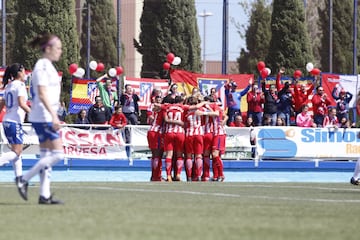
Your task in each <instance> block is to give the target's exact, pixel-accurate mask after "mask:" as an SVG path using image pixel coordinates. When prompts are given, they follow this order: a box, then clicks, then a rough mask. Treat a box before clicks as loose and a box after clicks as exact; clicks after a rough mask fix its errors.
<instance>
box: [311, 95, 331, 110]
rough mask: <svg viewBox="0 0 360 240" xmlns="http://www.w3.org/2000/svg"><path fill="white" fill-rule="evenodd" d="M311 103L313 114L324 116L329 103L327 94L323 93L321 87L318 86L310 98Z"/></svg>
mask: <svg viewBox="0 0 360 240" xmlns="http://www.w3.org/2000/svg"><path fill="white" fill-rule="evenodd" d="M311 102H312V104H313V111H314V115H322V116H325V115H327V113H328V109H327V108H328V106H329V105H330V104H331V102H330V100H329V99H328V97H327V95H326V94H325V93H324V90H323V88H318V92H317V94H315V95H314V96H313V98H312V99H311Z"/></svg>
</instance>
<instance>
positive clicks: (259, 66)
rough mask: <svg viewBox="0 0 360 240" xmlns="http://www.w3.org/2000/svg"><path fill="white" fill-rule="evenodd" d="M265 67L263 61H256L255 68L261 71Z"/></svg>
mask: <svg viewBox="0 0 360 240" xmlns="http://www.w3.org/2000/svg"><path fill="white" fill-rule="evenodd" d="M264 68H265V63H264V62H263V61H260V62H258V63H257V69H258V70H259V72H261V71H262V70H263V69H264Z"/></svg>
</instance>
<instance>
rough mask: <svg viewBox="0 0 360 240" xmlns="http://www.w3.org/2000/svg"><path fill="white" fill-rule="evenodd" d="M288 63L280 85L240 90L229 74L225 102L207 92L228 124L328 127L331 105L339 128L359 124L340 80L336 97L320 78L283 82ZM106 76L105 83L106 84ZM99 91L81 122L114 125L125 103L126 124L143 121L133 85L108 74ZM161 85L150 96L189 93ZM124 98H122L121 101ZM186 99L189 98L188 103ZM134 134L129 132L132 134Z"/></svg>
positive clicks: (62, 112) (100, 81)
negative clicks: (115, 85)
mask: <svg viewBox="0 0 360 240" xmlns="http://www.w3.org/2000/svg"><path fill="white" fill-rule="evenodd" d="M284 72H285V68H281V69H280V70H279V72H278V74H277V76H276V82H275V84H270V85H268V84H266V81H265V80H261V81H260V83H259V84H260V85H261V87H259V85H258V84H257V83H254V82H253V80H250V81H249V84H248V85H247V86H246V87H245V88H244V89H238V86H237V83H236V82H235V81H234V80H232V79H230V80H229V82H228V83H226V84H225V86H224V89H225V91H224V95H225V99H224V100H225V101H226V104H225V103H222V100H221V98H220V96H219V95H218V90H217V89H216V88H211V89H210V93H209V95H208V96H207V97H211V98H212V99H215V101H216V102H218V103H219V105H223V106H225V105H226V107H227V111H226V114H227V116H228V120H227V123H226V124H227V126H230V127H247V126H290V125H291V126H299V127H326V126H327V125H329V123H328V120H327V119H328V117H329V114H330V109H331V117H332V115H334V112H335V116H334V117H336V119H337V121H336V123H335V122H334V121H332V122H333V125H335V126H337V127H354V126H355V123H353V122H352V121H350V119H349V117H350V116H349V103H350V101H351V100H352V97H353V95H352V94H351V93H350V92H348V91H346V89H344V88H342V87H341V86H340V85H339V84H337V85H336V87H335V88H334V89H333V91H332V94H331V96H328V95H327V94H326V93H324V88H323V87H322V86H321V85H319V84H318V81H315V82H312V81H303V82H301V81H300V80H299V79H298V78H295V79H294V80H287V81H286V82H285V83H281V78H282V75H283V74H284ZM104 80H105V83H103V82H104ZM97 85H98V88H99V92H100V95H99V96H96V98H95V103H94V105H93V106H91V107H90V108H89V109H88V110H85V109H82V110H80V111H79V114H78V118H77V119H76V121H75V123H77V124H88V123H90V124H110V125H112V126H113V127H115V125H114V124H111V123H110V119H111V117H112V114H113V113H116V112H117V111H118V110H119V107H120V108H121V110H120V111H121V114H122V115H124V116H125V119H126V121H125V123H124V125H126V124H130V125H137V124H139V123H140V116H141V111H140V109H139V105H138V102H139V101H140V98H139V96H138V95H137V94H135V92H134V89H133V88H132V87H131V86H130V85H126V86H125V87H124V92H123V93H122V94H120V96H119V98H118V96H117V93H116V91H115V90H114V89H112V88H111V80H110V79H109V78H108V77H107V75H106V74H105V75H104V76H101V77H100V78H98V79H97ZM314 91H315V92H314ZM163 94H164V93H162V92H161V90H160V89H156V88H155V89H154V90H153V93H152V95H151V98H152V99H151V100H152V102H155V101H160V100H161V101H165V102H171V101H173V100H174V99H175V97H176V96H184V94H183V93H181V92H179V91H178V86H177V84H176V83H172V84H171V85H170V86H169V90H168V94H167V95H165V96H162V95H163ZM245 95H246V102H247V111H246V110H242V109H241V105H242V104H241V98H242V97H243V96H245ZM190 96H193V97H197V98H198V97H202V98H203V97H206V96H202V93H201V91H200V89H199V88H193V90H192V92H191V94H190ZM331 97H332V98H333V99H334V100H335V102H336V105H333V106H332V105H331V101H330V98H331ZM118 99H119V100H118ZM186 101H187V100H185V102H186ZM150 108H151V106H149V108H148V111H147V114H148V115H147V117H146V123H145V122H144V124H149V123H150V120H149V118H151V114H149V112H151V111H149V110H150ZM58 115H59V118H60V119H62V121H64V122H65V117H66V116H67V115H68V112H67V110H66V107H65V103H64V102H61V108H60V110H59V112H58ZM128 134H129V133H127V135H128Z"/></svg>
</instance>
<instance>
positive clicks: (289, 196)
mask: <svg viewBox="0 0 360 240" xmlns="http://www.w3.org/2000/svg"><path fill="white" fill-rule="evenodd" d="M38 191H39V190H38V185H37V183H36V184H35V185H34V186H30V187H29V201H27V202H26V201H23V200H22V199H21V198H20V196H19V195H18V193H17V190H16V188H15V185H14V184H10V183H0V223H1V227H0V229H1V231H0V240H3V239H4V240H5V239H6V240H10V239H19V240H20V239H36V240H42V239H47V240H48V239H52V240H57V239H59V240H60V239H61V240H73V239H74V240H85V239H86V240H89V239H104V240H112V239H117V240H119V239H120V240H121V239H126V240H132V239H136V240H151V239H154V240H177V239H179V240H197V239H201V240H202V239H204V240H212V239H216V240H230V239H234V240H235V239H236V240H239V239H241V240H247V239H249V240H250V239H251V240H254V239H261V240H281V239H284V240H285V239H286V240H289V239H291V240H296V239H304V240H305V239H306V240H309V239H319V240H320V239H321V240H323V239H326V240H332V239H333V240H339V239H347V240H351V239H354V240H355V239H356V240H357V239H359V232H360V230H359V224H360V217H359V216H360V187H357V186H352V185H350V184H343V183H336V184H333V183H331V184H328V183H239V182H237V183H233V182H224V183H217V182H216V183H211V182H208V183H196V182H192V183H186V182H176V183H163V182H159V183H151V182H107V183H103V182H101V183H93V182H92V183H88V182H80V183H75V182H74V183H59V182H55V183H53V184H52V191H53V192H55V193H56V195H55V198H56V197H58V198H60V199H61V200H63V201H65V205H58V206H55V205H53V206H43V205H38V204H37V199H38Z"/></svg>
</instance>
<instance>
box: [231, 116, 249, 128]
mask: <svg viewBox="0 0 360 240" xmlns="http://www.w3.org/2000/svg"><path fill="white" fill-rule="evenodd" d="M229 127H245V124H244V123H243V119H242V117H241V116H240V115H236V116H235V121H233V122H230V124H229Z"/></svg>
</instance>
